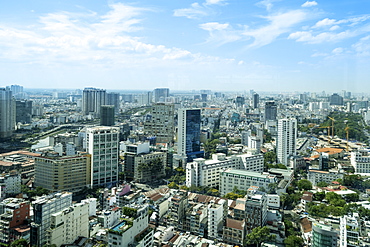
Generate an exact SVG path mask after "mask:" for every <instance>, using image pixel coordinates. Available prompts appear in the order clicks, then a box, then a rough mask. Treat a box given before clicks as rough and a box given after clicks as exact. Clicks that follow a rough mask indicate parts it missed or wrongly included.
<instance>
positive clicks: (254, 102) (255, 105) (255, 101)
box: [252, 93, 260, 109]
mask: <svg viewBox="0 0 370 247" xmlns="http://www.w3.org/2000/svg"><path fill="white" fill-rule="evenodd" d="M259 102H260V96H259V94H258V93H254V94H253V97H252V107H253V109H257V108H258V104H259Z"/></svg>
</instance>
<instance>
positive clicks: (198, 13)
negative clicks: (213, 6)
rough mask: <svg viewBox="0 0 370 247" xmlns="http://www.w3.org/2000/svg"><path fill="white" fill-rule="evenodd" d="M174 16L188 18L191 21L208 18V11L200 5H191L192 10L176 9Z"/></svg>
mask: <svg viewBox="0 0 370 247" xmlns="http://www.w3.org/2000/svg"><path fill="white" fill-rule="evenodd" d="M173 15H174V16H178V17H186V18H189V19H197V18H199V17H202V16H207V15H208V12H207V10H206V9H205V8H204V7H203V6H201V5H200V4H199V3H193V4H191V6H190V8H184V9H175V10H174V12H173Z"/></svg>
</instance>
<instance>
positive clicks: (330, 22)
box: [313, 18, 337, 28]
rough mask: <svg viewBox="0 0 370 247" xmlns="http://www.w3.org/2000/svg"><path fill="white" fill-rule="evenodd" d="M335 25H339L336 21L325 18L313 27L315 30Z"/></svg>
mask: <svg viewBox="0 0 370 247" xmlns="http://www.w3.org/2000/svg"><path fill="white" fill-rule="evenodd" d="M334 24H337V21H336V20H334V19H329V18H325V19H323V20H321V21H318V22H316V24H315V25H314V26H313V27H314V28H320V27H326V26H332V25H334Z"/></svg>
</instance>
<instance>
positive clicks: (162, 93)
mask: <svg viewBox="0 0 370 247" xmlns="http://www.w3.org/2000/svg"><path fill="white" fill-rule="evenodd" d="M168 96H170V89H169V88H156V89H154V102H165V99H166V98H167V97H168Z"/></svg>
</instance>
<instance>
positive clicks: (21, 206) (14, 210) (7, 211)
mask: <svg viewBox="0 0 370 247" xmlns="http://www.w3.org/2000/svg"><path fill="white" fill-rule="evenodd" d="M29 219H30V204H29V202H27V201H25V200H24V199H19V198H7V199H4V200H3V201H2V202H0V241H1V242H2V243H5V244H9V243H11V242H13V241H14V240H16V239H20V238H28V237H29V233H30V228H29V226H27V221H28V220H29Z"/></svg>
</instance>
